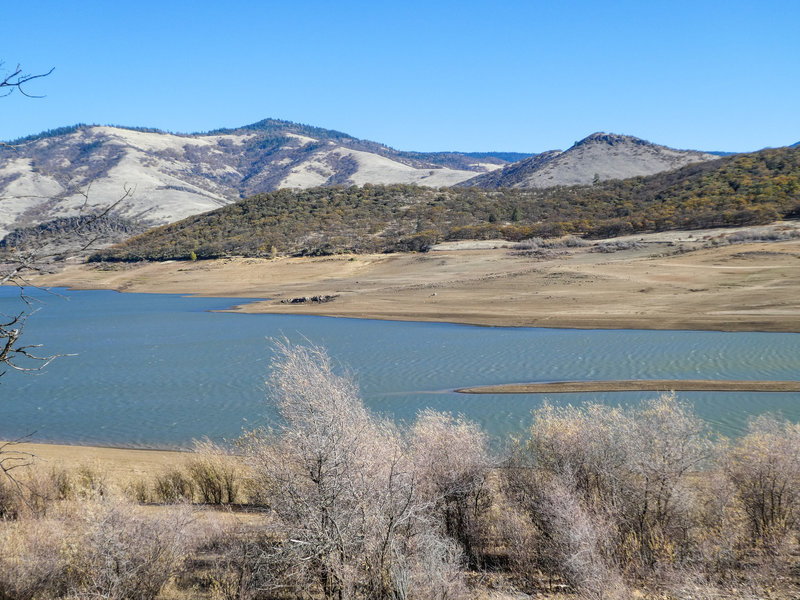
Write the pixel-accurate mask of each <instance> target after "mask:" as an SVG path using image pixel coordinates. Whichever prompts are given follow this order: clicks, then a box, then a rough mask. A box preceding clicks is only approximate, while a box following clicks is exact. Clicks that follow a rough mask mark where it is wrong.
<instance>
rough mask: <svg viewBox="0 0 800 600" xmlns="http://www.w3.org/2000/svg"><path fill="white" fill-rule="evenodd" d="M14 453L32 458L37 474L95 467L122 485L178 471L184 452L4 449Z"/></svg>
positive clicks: (36, 446)
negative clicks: (42, 470) (158, 474)
mask: <svg viewBox="0 0 800 600" xmlns="http://www.w3.org/2000/svg"><path fill="white" fill-rule="evenodd" d="M4 450H5V451H15V452H19V453H25V454H19V455H18V456H20V457H21V458H26V459H27V458H31V457H28V456H26V454H30V455H32V458H31V460H32V461H33V464H34V466H36V467H38V468H39V470H41V469H44V470H46V471H49V470H50V469H51V468H52V469H60V468H64V469H75V468H78V467H82V466H90V467H98V468H99V469H100V471H101V472H103V473H104V474H106V475H107V476H108V477H109V479H110V480H112V481H114V482H117V483H125V482H128V481H132V480H135V479H140V478H145V479H148V478H150V477H151V476H153V475H154V474H155V473H161V472H163V471H166V470H167V469H168V468H170V467H180V466H182V465H183V464H184V461H185V460H186V459H187V457H189V456H191V455H190V454H189V453H187V452H173V451H169V450H135V449H130V448H102V447H98V446H67V445H63V444H30V443H22V444H14V445H8V446H6V447H5V448H4Z"/></svg>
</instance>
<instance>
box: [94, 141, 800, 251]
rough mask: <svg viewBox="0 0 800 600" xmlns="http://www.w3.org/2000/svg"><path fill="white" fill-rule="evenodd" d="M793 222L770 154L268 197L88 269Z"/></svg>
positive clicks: (139, 243)
mask: <svg viewBox="0 0 800 600" xmlns="http://www.w3.org/2000/svg"><path fill="white" fill-rule="evenodd" d="M798 217H800V148H778V149H772V150H762V151H760V152H755V153H751V154H737V155H734V156H729V157H725V158H721V159H719V160H716V161H705V162H701V163H694V164H691V165H687V166H685V167H682V168H680V169H677V170H674V171H666V172H663V173H658V174H656V175H650V176H647V177H634V178H631V179H624V180H619V179H615V180H609V181H604V182H600V183H598V184H594V185H585V186H565V187H551V188H545V189H537V188H529V189H521V188H516V189H514V188H503V189H502V190H499V191H497V190H481V189H478V188H455V187H453V188H448V189H432V188H425V187H419V186H410V185H392V186H381V185H373V186H364V187H348V188H342V187H328V188H314V189H308V190H280V191H277V192H270V193H266V194H257V195H255V196H251V197H249V198H247V199H245V200H240V201H238V202H236V203H235V204H231V205H228V206H225V207H222V208H220V209H217V210H214V211H211V212H208V213H205V214H202V215H196V216H194V217H191V218H189V219H185V220H183V221H179V222H177V223H172V224H170V225H165V226H163V227H157V228H154V229H151V230H149V231H148V232H146V233H144V234H143V235H138V236H135V237H132V238H130V239H128V240H127V241H125V242H124V243H122V244H120V245H118V246H115V247H113V248H110V249H108V250H103V251H100V252H98V253H97V254H95V255H94V257H93V260H117V261H119V260H122V261H136V260H143V259H144V260H174V259H178V260H180V259H183V260H186V259H188V258H191V257H192V256H194V257H196V258H215V257H221V256H227V255H241V256H273V255H275V254H284V255H286V254H295V255H321V254H332V253H338V252H356V253H358V252H384V251H408V250H425V249H427V248H429V247H430V246H431V245H432V244H435V243H437V242H440V241H445V240H464V239H499V238H503V239H506V240H511V241H520V240H525V239H530V238H533V237H552V236H560V235H564V234H579V235H583V236H589V237H612V236H617V235H625V234H630V233H634V232H640V231H663V230H668V229H705V228H710V227H733V226H742V225H755V224H763V223H769V222H772V221H775V220H778V219H782V218H784V219H786V218H798Z"/></svg>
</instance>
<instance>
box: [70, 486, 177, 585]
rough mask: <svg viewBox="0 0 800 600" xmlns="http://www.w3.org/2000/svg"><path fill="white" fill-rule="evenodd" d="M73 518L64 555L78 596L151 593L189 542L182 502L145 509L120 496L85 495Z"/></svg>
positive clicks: (168, 574) (169, 573)
mask: <svg viewBox="0 0 800 600" xmlns="http://www.w3.org/2000/svg"><path fill="white" fill-rule="evenodd" d="M74 518H75V523H76V525H77V527H76V528H75V529H76V533H77V539H75V540H74V541H75V543H74V544H70V545H68V546H67V550H66V556H67V560H68V563H69V571H70V573H71V582H70V583H71V585H72V588H73V590H72V591H73V593H76V594H77V595H79V596H80V595H87V596H91V597H98V598H109V599H119V600H123V599H128V598H137V599H141V600H148V599H154V598H155V597H156V596H157V595H158V594H159V592H160V591H161V589H162V588H163V587H164V586H165V585H166V583H167V582H168V581H169V580H170V578H171V577H172V576H173V574H174V573H175V572H176V570H177V569H178V567H179V566H180V565H181V564H182V562H183V560H184V559H185V558H186V556H187V553H188V551H189V548H190V540H189V535H188V526H189V523H190V520H191V515H190V513H189V512H188V511H187V509H186V508H185V507H173V508H171V509H168V510H167V509H161V511H160V512H159V513H158V514H153V513H148V514H145V513H143V512H141V510H139V509H137V508H136V507H134V506H132V505H130V504H128V503H126V502H123V501H120V500H111V499H108V500H102V501H96V500H88V501H84V502H83V503H81V504H79V505H78V511H77V514H76V515H74Z"/></svg>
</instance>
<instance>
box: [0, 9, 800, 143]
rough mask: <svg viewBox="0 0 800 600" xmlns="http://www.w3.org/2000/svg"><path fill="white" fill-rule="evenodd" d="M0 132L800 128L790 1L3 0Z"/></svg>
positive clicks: (693, 133)
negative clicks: (21, 72)
mask: <svg viewBox="0 0 800 600" xmlns="http://www.w3.org/2000/svg"><path fill="white" fill-rule="evenodd" d="M0 20H2V22H3V35H2V37H1V38H0V59H2V60H3V61H4V62H5V65H4V68H5V69H6V71H7V70H8V69H10V68H13V67H14V66H16V64H17V63H20V64H21V65H22V66H23V68H24V69H25V71H26V72H30V73H36V72H42V71H46V70H48V69H50V68H51V67H55V70H54V72H53V73H52V75H50V76H49V77H47V78H45V79H42V80H40V81H37V82H36V85H32V86H31V87H30V89H29V91H30V92H31V93H41V94H46V97H45V98H41V99H30V98H24V97H22V96H20V95H19V94H14V95H12V96H10V97H6V98H2V99H0V110H1V111H2V112H0V139H6V140H8V139H13V138H16V137H21V136H24V135H28V134H32V133H38V132H39V131H42V130H45V129H51V128H54V127H59V126H64V125H71V124H74V123H78V122H85V123H101V124H121V125H135V126H146V127H157V128H160V129H164V130H168V131H178V132H192V131H205V130H209V129H215V128H219V127H234V126H237V125H243V124H247V123H252V122H255V121H258V120H260V119H263V118H267V117H272V118H280V119H287V120H291V121H297V122H301V123H308V124H311V125H317V126H320V127H326V128H330V129H337V130H340V131H345V132H347V133H349V134H351V135H354V136H356V137H360V138H366V139H371V140H375V141H379V142H382V143H385V144H388V145H390V146H392V147H395V148H398V149H401V150H421V151H434V150H459V151H489V150H505V151H519V152H540V151H544V150H548V149H554V148H561V149H564V148H567V147H569V146H570V145H571V144H572V143H574V142H575V141H576V140H579V139H581V138H583V137H585V136H587V135H589V134H590V133H593V132H595V131H607V132H615V133H624V134H630V135H635V136H638V137H642V138H645V139H648V140H651V141H653V142H657V143H661V144H666V145H669V146H673V147H678V148H696V149H702V150H727V151H749V150H757V149H760V148H763V147H765V146H782V145H786V144H792V143H794V142H797V141H800V34H799V33H798V32H800V1H797V0H785V1H781V0H773V1H770V0H764V1H761V2H756V1H752V2H743V1H737V0H729V1H725V2H723V1H717V2H709V1H703V0H695V1H692V2H683V1H680V0H676V1H671V2H658V1H652V2H651V1H646V0H639V1H636V2H634V1H628V2H626V1H620V2H585V1H569V0H565V1H561V2H556V1H553V0H550V1H547V2H539V1H529V2H522V1H508V2H501V1H495V2H485V1H484V2H479V1H472V0H462V1H461V2H435V1H429V2H417V1H414V0H406V1H402V2H397V1H386V2H378V1H372V2H348V1H347V0H341V1H338V2H336V1H325V2H316V1H290V0H283V1H280V2H272V1H261V2H256V1H253V2H242V1H237V0H228V1H226V2H219V1H216V2H205V1H201V0H195V1H192V2H170V1H168V0H162V1H161V2H150V1H148V0H140V1H136V2H88V1H87V2H82V1H80V0H75V1H74V2H64V1H58V2H56V1H46V0H29V1H27V2H22V1H21V0H14V1H10V2H4V3H3V7H2V12H0Z"/></svg>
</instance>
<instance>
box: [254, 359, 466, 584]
mask: <svg viewBox="0 0 800 600" xmlns="http://www.w3.org/2000/svg"><path fill="white" fill-rule="evenodd" d="M271 389H272V397H273V399H274V401H275V403H276V405H277V408H278V410H279V412H280V414H281V417H282V419H283V422H282V424H281V425H280V426H279V427H278V428H277V429H276V430H275V431H260V432H253V433H252V434H250V436H249V437H248V438H247V440H246V444H245V448H246V454H247V456H248V459H249V463H250V465H251V467H252V469H253V471H254V473H256V479H257V482H258V484H259V488H260V489H259V496H260V497H261V498H262V499H263V500H264V501H265V502H266V503H267V504H268V505H269V507H270V508H271V510H272V511H273V512H274V514H275V517H276V523H277V527H276V532H275V537H276V546H275V550H274V557H275V560H279V561H282V564H285V560H286V557H287V556H288V557H290V561H289V562H291V564H292V565H293V567H294V568H293V569H292V570H290V571H289V572H286V571H285V570H284V572H286V578H285V579H284V581H283V582H282V584H281V585H283V586H292V587H294V588H295V590H305V591H306V594H308V595H313V593H314V592H313V590H316V593H319V594H322V595H323V596H324V597H326V598H336V599H339V600H341V599H344V598H390V597H396V598H405V597H408V598H414V597H421V595H419V594H417V591H416V590H419V589H422V588H423V587H425V586H424V585H423V583H421V582H422V581H428V583H430V585H431V586H433V587H436V586H441V585H443V583H442V582H443V581H446V580H449V579H448V578H449V577H450V576H442V577H440V578H439V579H437V581H438V583H436V584H434V583H432V580H431V577H433V575H432V574H433V573H434V572H435V573H438V575H437V577H438V576H441V575H442V571H441V570H437V568H434V565H439V567H441V568H442V569H445V570H447V568H446V566H447V565H450V566H452V565H453V564H455V563H454V562H453V561H455V562H456V563H457V562H458V560H457V554H458V553H457V552H456V554H455V555H454V554H453V552H452V548H450V546H447V543H445V542H444V541H442V543H444V544H445V545H444V546H441V545H437V544H435V543H433V542H432V541H431V540H430V539H428V540H427V541H424V540H423V538H422V537H420V535H421V534H422V533H423V532H426V535H433V536H434V537H435V536H437V535H438V534H437V532H436V526H435V524H433V523H432V522H431V516H430V514H429V510H428V508H429V506H428V504H427V503H426V502H424V501H423V500H422V499H421V498H420V497H419V493H418V476H417V473H416V469H415V465H414V462H413V461H412V460H411V458H410V452H409V449H408V447H407V446H408V445H407V442H406V440H405V436H404V435H402V432H401V431H400V430H398V428H397V427H396V426H394V425H393V424H392V423H390V422H388V421H385V420H382V419H379V418H377V417H376V416H374V415H372V414H370V413H369V412H368V411H367V410H366V408H365V407H364V405H363V403H362V402H361V399H360V397H359V395H358V391H357V388H356V386H355V384H354V383H353V381H352V379H350V378H348V377H343V376H340V375H337V374H335V373H334V372H333V368H332V365H331V361H330V359H329V357H328V356H327V354H326V353H325V351H324V350H323V349H321V348H318V347H295V346H291V345H289V344H286V343H280V344H278V345H277V359H276V361H275V362H274V364H273V377H272V379H271ZM438 539H441V536H439V538H438ZM278 540H280V543H277V541H278ZM426 557H427V558H426ZM279 570H280V569H279ZM410 582H413V583H410ZM409 586H411V589H410V588H409ZM433 587H432V588H430V589H433ZM453 589H455V588H453ZM309 590H312V591H309ZM435 595H439V597H443V596H442V595H441V594H435ZM432 597H433V596H432ZM448 597H450V596H448Z"/></svg>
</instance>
